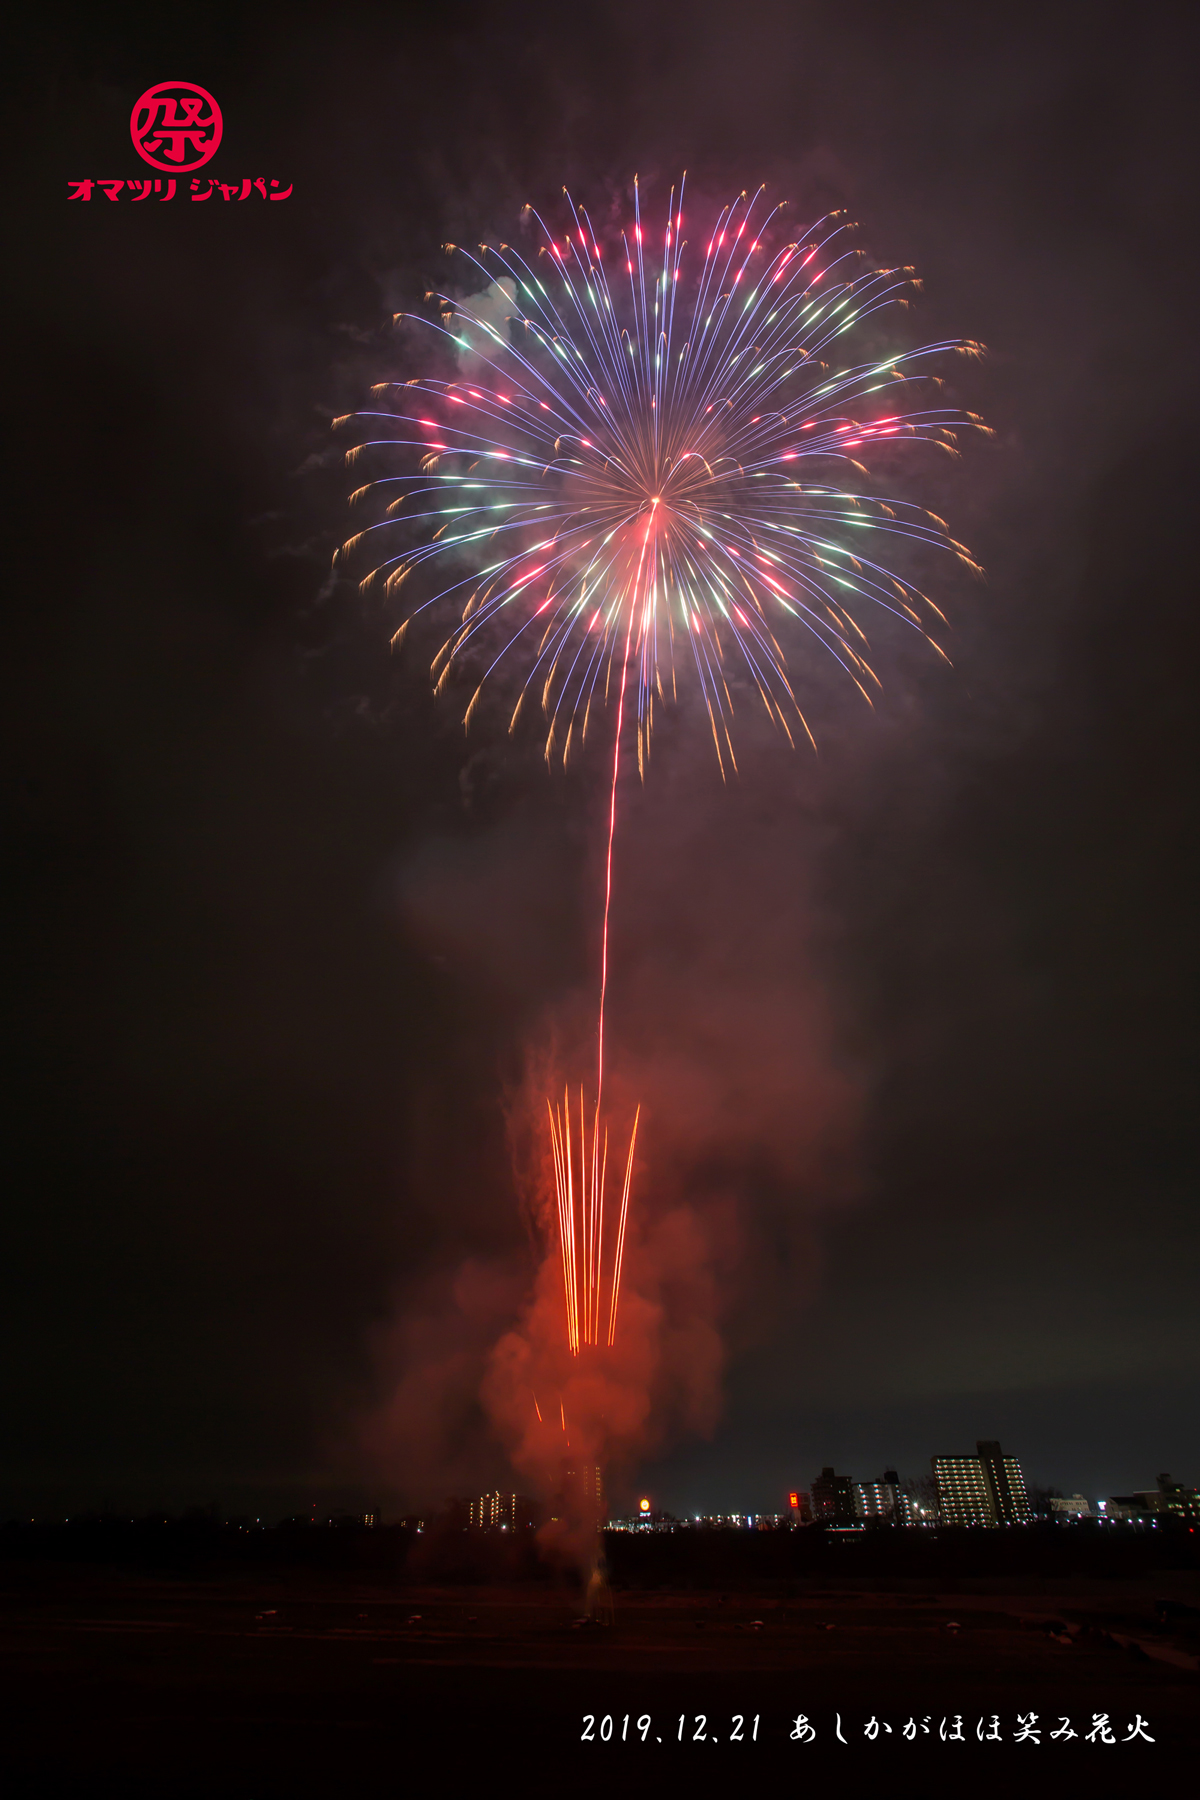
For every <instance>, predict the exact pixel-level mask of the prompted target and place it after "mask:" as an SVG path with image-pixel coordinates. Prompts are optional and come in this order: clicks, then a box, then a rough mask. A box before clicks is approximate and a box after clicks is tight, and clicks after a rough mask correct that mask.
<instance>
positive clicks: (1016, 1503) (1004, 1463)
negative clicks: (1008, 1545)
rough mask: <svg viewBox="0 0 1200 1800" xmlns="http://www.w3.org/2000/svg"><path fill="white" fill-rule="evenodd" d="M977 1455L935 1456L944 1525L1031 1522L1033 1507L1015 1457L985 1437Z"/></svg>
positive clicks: (934, 1467)
mask: <svg viewBox="0 0 1200 1800" xmlns="http://www.w3.org/2000/svg"><path fill="white" fill-rule="evenodd" d="M975 1448H976V1452H977V1454H976V1455H975V1456H935V1457H934V1458H933V1474H934V1479H935V1480H936V1482H937V1490H938V1507H939V1510H940V1512H941V1515H942V1523H943V1524H944V1525H989V1526H995V1525H1027V1524H1029V1523H1030V1521H1031V1520H1032V1518H1033V1508H1032V1507H1031V1506H1030V1504H1029V1497H1028V1495H1027V1494H1026V1492H1025V1478H1024V1476H1023V1475H1022V1473H1021V1465H1020V1463H1019V1462H1018V1461H1017V1459H1016V1457H1015V1456H1004V1455H1003V1454H1002V1453H1001V1449H1000V1446H999V1444H998V1443H996V1442H995V1440H994V1439H991V1438H981V1439H980V1440H979V1442H978V1443H977V1444H976V1446H975Z"/></svg>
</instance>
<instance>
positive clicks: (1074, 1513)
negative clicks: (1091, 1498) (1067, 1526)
mask: <svg viewBox="0 0 1200 1800" xmlns="http://www.w3.org/2000/svg"><path fill="white" fill-rule="evenodd" d="M1050 1511H1051V1512H1052V1513H1053V1514H1054V1517H1055V1518H1056V1519H1090V1518H1091V1516H1092V1509H1091V1507H1090V1506H1089V1505H1088V1503H1087V1501H1086V1500H1085V1499H1084V1497H1083V1495H1082V1494H1051V1496H1050Z"/></svg>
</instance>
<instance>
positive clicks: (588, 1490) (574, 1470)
mask: <svg viewBox="0 0 1200 1800" xmlns="http://www.w3.org/2000/svg"><path fill="white" fill-rule="evenodd" d="M553 1512H554V1516H555V1517H556V1518H559V1519H569V1520H570V1521H571V1523H572V1524H573V1525H594V1526H595V1527H596V1529H597V1530H598V1531H601V1530H603V1528H604V1526H605V1524H606V1523H607V1520H608V1501H607V1499H606V1498H605V1493H604V1472H603V1470H602V1469H601V1467H600V1465H599V1463H593V1462H583V1461H582V1460H580V1461H578V1462H576V1461H575V1459H574V1458H573V1457H570V1456H569V1457H567V1458H566V1459H565V1460H564V1462H563V1465H562V1475H561V1478H560V1481H559V1489H558V1494H557V1496H556V1498H555V1503H554V1508H553Z"/></svg>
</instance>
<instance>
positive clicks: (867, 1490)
mask: <svg viewBox="0 0 1200 1800" xmlns="http://www.w3.org/2000/svg"><path fill="white" fill-rule="evenodd" d="M855 1500H856V1502H857V1505H858V1511H859V1516H860V1517H861V1518H864V1519H885V1520H887V1521H888V1523H889V1524H892V1525H915V1524H916V1523H917V1520H916V1518H915V1517H914V1514H913V1509H912V1506H911V1504H910V1502H909V1498H908V1495H907V1494H906V1493H905V1492H904V1490H903V1488H902V1487H901V1486H900V1477H899V1476H898V1475H897V1473H896V1471H895V1469H885V1470H884V1471H883V1475H882V1477H881V1478H880V1480H878V1481H859V1482H856V1483H855Z"/></svg>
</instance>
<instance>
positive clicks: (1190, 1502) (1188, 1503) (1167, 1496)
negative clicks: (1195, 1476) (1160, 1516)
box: [1158, 1475, 1200, 1525]
mask: <svg viewBox="0 0 1200 1800" xmlns="http://www.w3.org/2000/svg"><path fill="white" fill-rule="evenodd" d="M1158 1496H1159V1505H1158V1510H1159V1512H1164V1513H1171V1514H1172V1515H1173V1516H1174V1517H1175V1518H1177V1519H1182V1520H1184V1522H1185V1523H1186V1524H1188V1525H1200V1493H1197V1491H1196V1489H1195V1488H1194V1487H1184V1486H1183V1484H1182V1482H1179V1481H1172V1480H1171V1477H1170V1476H1169V1475H1160V1476H1159V1478H1158Z"/></svg>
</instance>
